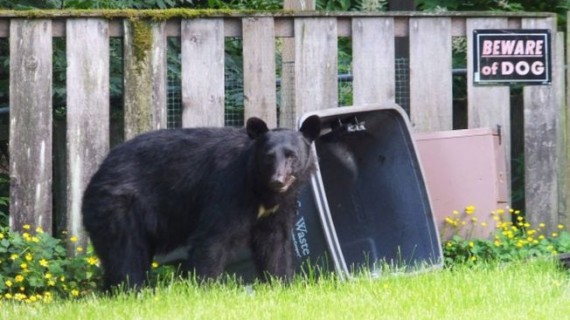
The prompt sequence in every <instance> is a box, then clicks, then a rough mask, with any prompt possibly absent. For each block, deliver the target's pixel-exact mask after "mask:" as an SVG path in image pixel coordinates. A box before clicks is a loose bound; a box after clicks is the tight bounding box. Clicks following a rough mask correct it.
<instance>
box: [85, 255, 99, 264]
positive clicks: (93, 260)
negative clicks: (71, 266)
mask: <svg viewBox="0 0 570 320" xmlns="http://www.w3.org/2000/svg"><path fill="white" fill-rule="evenodd" d="M87 263H88V264H90V265H92V266H94V265H96V264H97V263H99V259H97V257H89V258H87Z"/></svg>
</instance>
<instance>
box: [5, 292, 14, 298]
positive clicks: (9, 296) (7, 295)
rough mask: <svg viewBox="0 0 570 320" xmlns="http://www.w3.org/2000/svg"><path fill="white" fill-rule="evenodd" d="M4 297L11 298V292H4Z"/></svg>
mask: <svg viewBox="0 0 570 320" xmlns="http://www.w3.org/2000/svg"><path fill="white" fill-rule="evenodd" d="M4 297H6V299H12V294H10V293H6V294H5V295H4Z"/></svg>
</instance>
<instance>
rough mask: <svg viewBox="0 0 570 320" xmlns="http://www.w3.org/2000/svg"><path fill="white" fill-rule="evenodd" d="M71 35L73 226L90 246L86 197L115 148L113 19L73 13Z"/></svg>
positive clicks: (69, 142) (69, 117)
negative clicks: (84, 217) (111, 81)
mask: <svg viewBox="0 0 570 320" xmlns="http://www.w3.org/2000/svg"><path fill="white" fill-rule="evenodd" d="M66 33H67V34H66V37H67V181H68V187H67V231H68V232H69V235H70V236H75V237H77V238H78V239H79V240H78V241H77V242H75V243H70V246H69V248H68V249H69V250H70V253H71V254H74V253H75V250H76V248H77V247H79V246H81V247H83V248H85V245H86V243H87V236H86V234H85V232H84V230H83V224H82V215H81V200H82V197H83V192H84V191H85V188H86V186H87V184H88V183H89V180H90V179H91V176H92V175H93V174H94V173H95V171H96V170H97V168H98V167H99V164H100V163H101V162H102V160H103V158H104V157H105V155H106V154H107V151H108V149H109V25H108V21H107V20H103V19H96V18H87V19H82V18H78V19H68V20H67V24H66Z"/></svg>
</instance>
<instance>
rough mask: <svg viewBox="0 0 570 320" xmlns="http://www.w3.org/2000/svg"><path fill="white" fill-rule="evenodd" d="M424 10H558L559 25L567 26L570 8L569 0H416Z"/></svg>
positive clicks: (419, 7)
mask: <svg viewBox="0 0 570 320" xmlns="http://www.w3.org/2000/svg"><path fill="white" fill-rule="evenodd" d="M416 6H417V8H418V10H422V11H441V10H446V11H528V12H556V13H557V14H558V25H559V26H560V27H561V28H563V29H564V28H565V25H566V12H567V11H568V10H570V1H568V0H544V1H536V0H510V1H507V0H416Z"/></svg>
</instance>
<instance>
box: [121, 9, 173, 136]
mask: <svg viewBox="0 0 570 320" xmlns="http://www.w3.org/2000/svg"><path fill="white" fill-rule="evenodd" d="M123 26H124V57H125V58H124V59H125V60H124V65H125V68H124V70H125V77H124V83H125V93H124V101H125V102H124V108H125V115H124V118H125V140H128V139H131V138H133V137H134V136H136V135H138V134H140V133H142V132H145V131H149V130H156V129H161V128H166V118H167V105H166V91H167V88H166V68H167V67H166V34H165V32H164V28H165V23H151V22H149V21H141V20H129V19H125V20H124V25H123Z"/></svg>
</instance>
